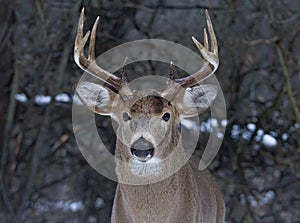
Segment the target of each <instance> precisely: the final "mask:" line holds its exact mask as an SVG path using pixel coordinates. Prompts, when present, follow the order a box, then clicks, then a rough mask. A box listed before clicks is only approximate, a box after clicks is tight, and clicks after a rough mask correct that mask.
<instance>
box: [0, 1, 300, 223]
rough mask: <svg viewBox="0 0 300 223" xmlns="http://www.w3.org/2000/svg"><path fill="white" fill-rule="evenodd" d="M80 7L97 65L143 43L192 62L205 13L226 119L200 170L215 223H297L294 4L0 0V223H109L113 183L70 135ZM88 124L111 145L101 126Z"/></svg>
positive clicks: (298, 94) (299, 24)
mask: <svg viewBox="0 0 300 223" xmlns="http://www.w3.org/2000/svg"><path fill="white" fill-rule="evenodd" d="M83 6H85V8H86V10H85V12H86V13H85V18H86V22H85V26H86V27H87V28H86V29H89V28H91V26H92V23H93V21H94V20H95V19H96V17H97V16H98V15H100V26H99V28H98V32H97V42H96V45H97V46H96V53H97V55H100V54H101V53H103V52H105V51H106V50H108V49H110V48H112V47H114V46H117V45H119V44H121V43H125V42H128V41H132V40H137V39H143V38H159V39H165V40H169V41H174V42H177V43H180V44H182V45H185V46H187V47H189V48H191V49H192V50H194V51H195V52H197V49H196V47H195V46H194V45H193V43H192V41H191V36H192V35H193V36H196V37H197V38H198V39H199V40H200V41H201V40H202V39H203V35H202V28H203V27H204V26H205V16H204V9H205V8H207V9H209V13H210V16H211V18H212V21H213V25H214V29H215V32H216V35H217V39H218V44H219V50H220V66H219V69H218V71H217V72H216V77H217V78H218V80H219V82H220V84H221V86H222V89H223V93H224V95H225V98H226V106H227V113H228V120H227V121H226V122H227V124H228V126H227V129H226V135H225V139H224V141H223V144H222V146H221V149H220V151H219V153H218V155H217V157H216V158H215V160H214V162H213V163H212V164H211V165H210V167H209V168H210V170H211V171H212V173H213V175H214V176H215V178H216V180H217V182H218V184H219V185H220V187H221V190H222V192H223V194H224V198H225V202H226V222H232V223H234V222H238V223H240V222H243V223H250V222H257V223H261V222H263V223H265V222H266V223H268V222H270V223H274V222H278V223H279V222H282V223H299V222H300V210H299V207H300V182H299V178H300V148H299V145H300V134H299V133H300V112H299V107H300V90H299V84H300V1H298V0H276V1H272V0H244V1H238V0H223V1H221V0H203V1H199V0H198V1H196V0H183V1H171V0H150V1H142V0H131V1H108V0H85V1H84V0H82V1H74V0H54V1H50V0H43V1H42V0H36V1H34V0H12V1H8V0H6V1H5V0H0V27H1V28H0V89H1V95H0V97H1V100H0V139H1V140H0V143H1V150H0V158H1V160H0V176H1V178H0V222H18V223H19V222H24V223H27V222H28V223H29V222H30V223H35V222H68V223H69V222H70V223H71V222H72V223H73V222H74V223H75V222H90V223H92V222H101V223H102V222H109V216H110V212H111V207H112V199H113V195H114V190H115V186H116V183H115V182H112V181H110V180H108V179H106V178H105V177H103V176H101V175H100V174H98V173H97V172H96V171H94V170H93V169H92V168H91V167H90V166H89V165H88V164H87V162H86V161H85V159H84V158H83V156H82V155H81V153H80V151H79V149H78V147H77V144H76V142H75V138H74V135H73V129H72V97H73V94H74V91H73V88H74V85H75V84H76V82H77V81H78V80H79V78H80V77H81V75H82V71H81V70H80V69H79V68H78V67H77V66H76V64H75V63H74V60H73V44H74V37H75V32H76V26H77V20H78V17H79V13H80V11H81V8H82V7H83ZM201 42H202V41H201ZM197 53H198V52H197ZM160 67H161V65H157V63H154V62H151V61H150V62H144V63H141V64H138V65H136V66H135V65H134V64H133V65H131V66H130V67H129V68H128V69H129V72H128V74H129V76H130V78H132V79H133V78H135V77H137V75H140V74H141V73H145V74H156V75H158V74H159V75H160V74H161V73H164V72H166V73H167V72H168V66H162V67H165V68H166V69H165V71H163V72H162V71H161V70H160ZM130 71H131V72H130ZM134 71H136V72H134ZM137 71H139V72H137ZM141 71H142V72H141ZM97 119H98V121H97V123H98V125H99V129H100V130H101V132H102V135H101V137H102V139H103V141H105V142H106V144H108V145H110V146H111V147H113V144H114V138H115V135H114V133H113V131H112V128H111V126H110V124H109V123H110V121H109V119H107V118H105V117H97ZM208 135H209V133H208V132H205V131H204V132H203V134H202V135H201V137H200V139H201V142H199V145H200V147H201V146H203V145H204V146H205V143H206V141H205V140H207V138H208Z"/></svg>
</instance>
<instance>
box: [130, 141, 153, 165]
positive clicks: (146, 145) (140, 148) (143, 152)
mask: <svg viewBox="0 0 300 223" xmlns="http://www.w3.org/2000/svg"><path fill="white" fill-rule="evenodd" d="M130 151H131V154H132V155H133V157H134V158H135V159H137V160H139V161H141V162H146V161H148V160H150V159H151V158H152V157H153V155H154V146H153V144H152V143H151V142H149V141H148V140H146V139H144V138H143V137H141V138H139V139H138V140H137V141H135V142H134V143H133V144H132V145H131V147H130Z"/></svg>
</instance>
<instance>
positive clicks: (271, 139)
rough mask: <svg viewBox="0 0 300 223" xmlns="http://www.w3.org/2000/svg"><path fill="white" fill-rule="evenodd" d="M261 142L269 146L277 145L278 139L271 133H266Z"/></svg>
mask: <svg viewBox="0 0 300 223" xmlns="http://www.w3.org/2000/svg"><path fill="white" fill-rule="evenodd" d="M261 143H262V144H263V145H264V146H267V147H274V146H276V145H277V140H276V138H275V137H273V136H271V135H269V134H264V135H263V137H262V141H261Z"/></svg>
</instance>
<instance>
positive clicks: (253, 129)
mask: <svg viewBox="0 0 300 223" xmlns="http://www.w3.org/2000/svg"><path fill="white" fill-rule="evenodd" d="M247 128H248V129H249V130H250V131H251V132H254V131H255V130H256V125H255V124H254V123H248V124H247Z"/></svg>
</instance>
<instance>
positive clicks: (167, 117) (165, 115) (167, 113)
mask: <svg viewBox="0 0 300 223" xmlns="http://www.w3.org/2000/svg"><path fill="white" fill-rule="evenodd" d="M170 116H171V115H170V113H169V112H166V113H165V114H164V115H163V117H162V119H163V120H164V121H165V122H167V121H169V119H170Z"/></svg>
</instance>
